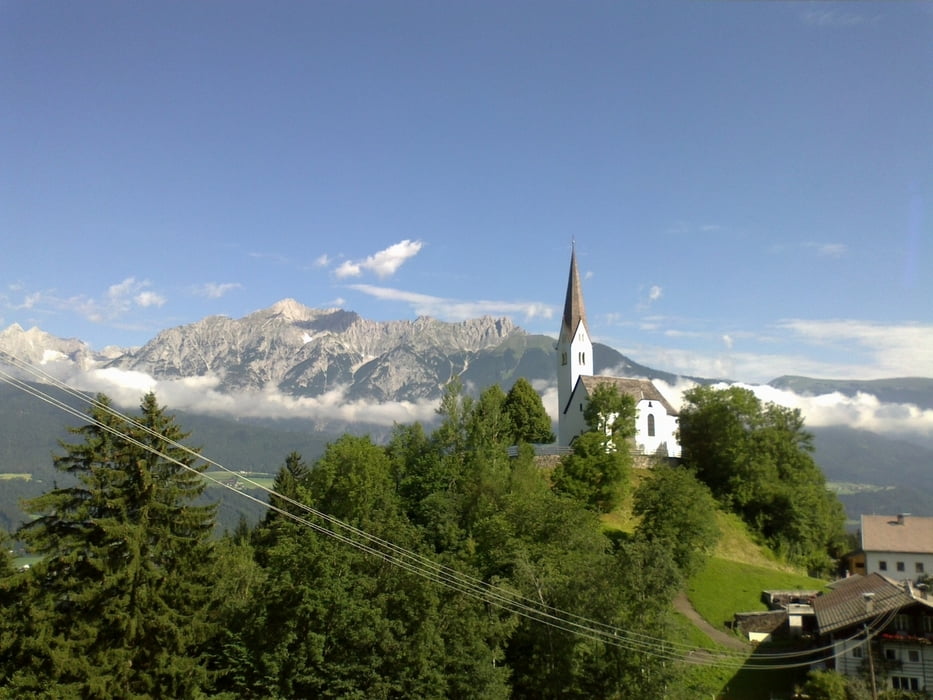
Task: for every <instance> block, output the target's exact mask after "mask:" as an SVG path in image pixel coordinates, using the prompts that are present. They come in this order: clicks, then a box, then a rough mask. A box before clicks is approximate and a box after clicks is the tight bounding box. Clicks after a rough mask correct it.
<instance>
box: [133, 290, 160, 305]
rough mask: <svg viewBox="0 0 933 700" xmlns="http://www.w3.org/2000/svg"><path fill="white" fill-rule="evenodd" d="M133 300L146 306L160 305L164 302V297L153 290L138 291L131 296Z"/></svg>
mask: <svg viewBox="0 0 933 700" xmlns="http://www.w3.org/2000/svg"><path fill="white" fill-rule="evenodd" d="M133 301H134V302H136V304H137V305H139V306H141V307H143V308H147V307H149V306H162V305H163V304H165V297H163V296H162V295H161V294H156V293H155V292H140V293H139V294H137V295H136V296H135V297H133Z"/></svg>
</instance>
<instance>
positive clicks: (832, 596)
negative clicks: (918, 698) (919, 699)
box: [813, 573, 933, 691]
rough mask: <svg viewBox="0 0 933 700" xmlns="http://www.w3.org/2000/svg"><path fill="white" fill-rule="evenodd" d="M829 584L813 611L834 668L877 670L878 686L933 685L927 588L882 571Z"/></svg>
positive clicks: (932, 613)
mask: <svg viewBox="0 0 933 700" xmlns="http://www.w3.org/2000/svg"><path fill="white" fill-rule="evenodd" d="M830 587H831V588H832V591H831V592H830V593H828V594H826V595H822V596H818V597H816V598H815V599H814V601H813V611H814V614H815V616H816V628H817V633H818V635H819V637H820V641H821V642H825V643H826V644H828V645H831V646H832V648H833V654H832V657H833V665H834V667H835V670H836V671H838V672H839V673H841V674H843V675H846V676H850V677H860V676H861V677H867V676H868V675H869V673H871V672H874V674H875V677H876V684H877V687H878V688H879V689H884V688H890V689H896V690H913V691H925V690H926V689H931V690H933V601H930V600H928V598H927V595H926V592H925V591H924V590H922V589H918V588H917V587H915V586H913V585H912V584H911V582H910V581H894V580H892V579H890V578H887V577H886V576H882V575H881V574H877V573H873V574H869V575H867V576H861V575H858V574H856V575H854V576H850V577H848V578H845V579H842V580H841V581H837V582H836V583H834V584H831V586H830ZM869 655H870V656H869Z"/></svg>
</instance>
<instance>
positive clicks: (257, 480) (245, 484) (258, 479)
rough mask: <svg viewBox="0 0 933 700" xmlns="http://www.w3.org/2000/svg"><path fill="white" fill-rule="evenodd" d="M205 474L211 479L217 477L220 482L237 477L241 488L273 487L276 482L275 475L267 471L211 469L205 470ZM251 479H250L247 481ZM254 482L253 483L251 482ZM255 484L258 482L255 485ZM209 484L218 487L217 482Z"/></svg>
mask: <svg viewBox="0 0 933 700" xmlns="http://www.w3.org/2000/svg"><path fill="white" fill-rule="evenodd" d="M204 475H205V476H207V477H208V478H211V479H217V480H218V481H220V482H223V483H227V482H229V481H231V480H232V479H236V481H237V484H238V485H239V488H240V489H241V490H250V489H256V488H265V489H271V488H272V485H273V484H274V483H275V475H274V474H269V473H267V472H234V473H230V472H224V471H209V472H204ZM247 479H249V481H246V480H247ZM250 482H252V483H250ZM253 484H256V486H254V485H253ZM208 485H209V486H214V487H217V484H214V483H213V482H210V483H209V484H208Z"/></svg>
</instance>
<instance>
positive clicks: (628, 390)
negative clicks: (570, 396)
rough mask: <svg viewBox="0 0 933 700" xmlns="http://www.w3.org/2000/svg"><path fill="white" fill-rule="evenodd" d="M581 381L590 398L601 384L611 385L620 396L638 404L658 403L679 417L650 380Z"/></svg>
mask: <svg viewBox="0 0 933 700" xmlns="http://www.w3.org/2000/svg"><path fill="white" fill-rule="evenodd" d="M580 381H581V382H583V386H585V387H586V392H587V393H588V394H589V395H590V396H592V395H593V391H594V390H595V389H596V387H598V386H600V385H601V384H611V385H612V386H615V387H616V388H617V389H618V390H619V393H620V394H627V395H629V396H631V397H632V398H633V399H635V403H636V404H637V403H638V402H639V401H642V400H645V401H657V402H658V403H660V404H661V405H662V406H664V410H665V411H667V413H668V414H669V415H672V416H676V415H677V411H676V410H675V409H674V407H673V406H672V405H671V404H670V403H669V402H668V400H667V399H665V398H664V395H663V394H662V393H661V392H660V391H658V388H657V387H656V386H655V385H654V384H653V383H652V382H651V380H650V379H629V378H628V377H590V376H581V377H580Z"/></svg>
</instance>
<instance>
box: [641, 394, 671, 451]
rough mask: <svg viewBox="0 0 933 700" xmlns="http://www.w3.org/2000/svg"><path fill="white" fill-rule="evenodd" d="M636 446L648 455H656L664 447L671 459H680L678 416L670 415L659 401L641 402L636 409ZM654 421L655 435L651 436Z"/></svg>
mask: <svg viewBox="0 0 933 700" xmlns="http://www.w3.org/2000/svg"><path fill="white" fill-rule="evenodd" d="M635 408H636V409H637V411H638V413H637V416H636V418H635V444H636V445H638V447H639V449H641V450H643V451H644V452H645V453H646V454H656V453H657V452H658V450H660V449H662V447H664V448H665V449H666V450H667V454H668V456H670V457H680V443H679V442H678V441H677V416H671V415H668V413H667V411H666V410H665V408H664V406H662V405H661V404H660V403H659V402H658V401H639V402H638V404H637V406H636V407H635ZM652 419H653V421H654V431H653V432H654V435H651V432H652V431H651V430H650V425H649V424H650V422H651V420H652Z"/></svg>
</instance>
